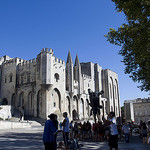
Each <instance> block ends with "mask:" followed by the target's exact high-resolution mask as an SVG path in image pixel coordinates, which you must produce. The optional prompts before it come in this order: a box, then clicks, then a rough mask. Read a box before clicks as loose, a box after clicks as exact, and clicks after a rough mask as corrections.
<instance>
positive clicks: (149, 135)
mask: <svg viewBox="0 0 150 150" xmlns="http://www.w3.org/2000/svg"><path fill="white" fill-rule="evenodd" d="M147 143H150V120H149V121H148V140H147Z"/></svg>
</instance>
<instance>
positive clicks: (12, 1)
mask: <svg viewBox="0 0 150 150" xmlns="http://www.w3.org/2000/svg"><path fill="white" fill-rule="evenodd" d="M125 22H126V20H125V16H124V14H123V13H118V12H117V11H116V10H115V5H114V3H113V2H112V1H111V0H0V57H2V56H4V55H8V56H10V57H14V58H15V57H19V58H22V59H26V60H30V59H33V58H36V57H37V55H38V54H39V53H40V52H41V49H42V48H52V49H53V50H54V55H55V56H56V57H57V58H60V59H62V60H64V61H65V62H66V60H67V55H68V52H69V50H70V52H71V56H72V59H73V62H75V57H76V55H78V58H79V61H80V62H93V63H98V64H99V65H100V66H102V68H103V69H110V70H112V71H114V72H116V73H117V74H118V78H119V92H120V102H121V106H122V105H123V102H124V100H132V99H136V98H147V97H150V95H149V93H148V92H142V91H140V89H139V88H137V86H138V85H139V84H137V83H135V82H133V81H132V79H131V78H129V75H127V74H124V69H125V66H124V64H123V63H122V62H121V60H122V59H123V57H122V56H120V55H118V52H119V50H120V49H121V47H119V46H115V45H112V44H110V43H109V42H108V41H107V39H106V38H105V37H104V35H106V34H107V33H108V31H109V29H110V28H114V29H117V28H118V27H120V26H121V24H123V23H125Z"/></svg>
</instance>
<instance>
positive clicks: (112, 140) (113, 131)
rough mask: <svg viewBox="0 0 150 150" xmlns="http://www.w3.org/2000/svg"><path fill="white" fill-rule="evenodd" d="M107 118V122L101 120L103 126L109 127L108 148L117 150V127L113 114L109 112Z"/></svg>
mask: <svg viewBox="0 0 150 150" xmlns="http://www.w3.org/2000/svg"><path fill="white" fill-rule="evenodd" d="M108 117H109V119H108V120H106V119H105V118H104V117H103V118H102V119H103V121H104V124H109V126H110V135H109V140H108V145H109V147H110V150H112V148H115V150H118V130H117V125H116V119H115V113H114V112H110V113H109V115H108Z"/></svg>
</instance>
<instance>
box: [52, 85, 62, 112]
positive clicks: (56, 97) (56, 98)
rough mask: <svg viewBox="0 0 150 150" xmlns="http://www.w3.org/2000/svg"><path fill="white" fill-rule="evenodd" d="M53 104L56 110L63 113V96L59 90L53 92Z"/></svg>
mask: <svg viewBox="0 0 150 150" xmlns="http://www.w3.org/2000/svg"><path fill="white" fill-rule="evenodd" d="M52 103H53V108H54V109H56V110H59V111H61V96H60V92H59V90H58V89H57V88H55V89H54V90H53V91H52Z"/></svg>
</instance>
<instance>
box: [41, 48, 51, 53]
mask: <svg viewBox="0 0 150 150" xmlns="http://www.w3.org/2000/svg"><path fill="white" fill-rule="evenodd" d="M45 52H46V53H50V54H53V49H52V48H42V49H41V53H45Z"/></svg>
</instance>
